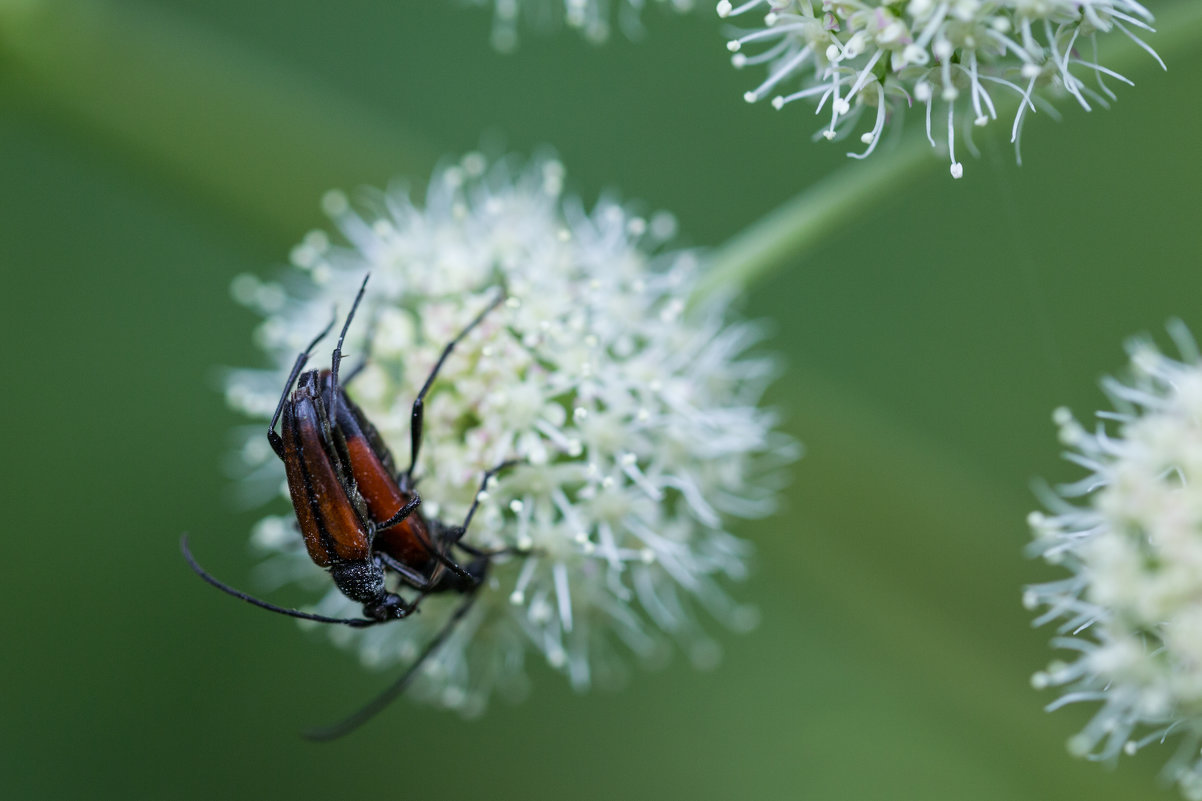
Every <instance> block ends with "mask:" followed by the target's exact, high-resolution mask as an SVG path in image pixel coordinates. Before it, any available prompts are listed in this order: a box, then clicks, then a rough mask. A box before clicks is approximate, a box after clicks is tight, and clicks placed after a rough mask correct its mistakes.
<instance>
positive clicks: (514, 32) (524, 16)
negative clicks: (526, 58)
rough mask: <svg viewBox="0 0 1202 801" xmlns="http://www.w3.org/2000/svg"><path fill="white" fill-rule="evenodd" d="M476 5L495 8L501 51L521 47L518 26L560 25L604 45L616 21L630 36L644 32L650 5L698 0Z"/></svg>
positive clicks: (675, 7) (681, 5)
mask: <svg viewBox="0 0 1202 801" xmlns="http://www.w3.org/2000/svg"><path fill="white" fill-rule="evenodd" d="M465 1H466V2H469V3H471V4H472V5H478V6H487V5H491V6H492V7H493V28H492V44H493V47H495V48H496V49H497V50H501V51H509V50H513V49H514V48H515V47H517V44H518V28H519V27H522V26H523V25H525V26H526V27H531V28H542V29H546V28H551V27H558V26H560V25H563V26H566V27H568V28H573V29H575V30H577V31H579V32H580V33H581V34H582V35H583V36H584V37H585V38H586V39H588V40H590V41H592V42H594V43H597V44H600V43H601V42H604V41H605V40H607V39H608V38H609V35H610V32H611V30H612V28H613V24H614V22H615V21H616V22H617V25H618V28H619V29H620V30H621V31H622V32H623V33H624V34H626V35H627V36H631V37H633V36H637V35H638V34H640V33H641V32H642V29H643V27H642V21H641V17H642V13H643V9H644V8H646V7H648V6H655V7H656V8H660V9H667V10H669V11H676V12H681V13H683V12H686V11H692V10H693V9H694V8H695V7H696V5H697V4H696V2H695V0H465Z"/></svg>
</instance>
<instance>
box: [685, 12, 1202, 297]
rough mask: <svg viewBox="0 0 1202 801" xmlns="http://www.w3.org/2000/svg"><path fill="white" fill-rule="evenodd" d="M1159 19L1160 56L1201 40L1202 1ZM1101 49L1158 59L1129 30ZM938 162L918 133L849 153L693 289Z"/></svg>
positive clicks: (813, 231)
mask: <svg viewBox="0 0 1202 801" xmlns="http://www.w3.org/2000/svg"><path fill="white" fill-rule="evenodd" d="M1156 27H1157V33H1156V34H1154V35H1151V36H1149V37H1148V39H1149V40H1150V42H1151V43H1152V44H1153V45H1154V46H1155V47H1156V50H1157V51H1158V52H1159V53H1160V55H1161V56H1162V57H1166V58H1167V57H1169V56H1171V55H1172V54H1174V53H1179V52H1182V51H1187V50H1188V49H1190V48H1191V47H1197V46H1198V45H1199V44H1200V43H1202V3H1199V2H1197V1H1196V0H1184V2H1178V3H1175V4H1173V5H1171V6H1170V7H1168V8H1167V9H1165V10H1164V11H1162V12H1160V13H1159V14H1158V15H1157V18H1156ZM1101 49H1102V51H1103V54H1104V56H1105V58H1104V59H1103V60H1104V62H1105V63H1107V64H1109V65H1112V66H1113V67H1114V68H1116V69H1118V70H1119V71H1120V72H1121V71H1124V70H1129V69H1132V68H1135V69H1146V68H1147V67H1149V66H1155V65H1156V61H1155V59H1153V58H1152V57H1151V56H1150V55H1149V54H1148V53H1147V52H1146V51H1145V50H1143V49H1142V48H1141V47H1139V45H1137V44H1135V43H1134V42H1133V41H1131V40H1130V39H1129V38H1127V37H1125V36H1117V35H1116V36H1110V37H1107V38H1105V40H1104V41H1103V42H1102V47H1101ZM1016 105H1017V101H1016V100H1014V99H1011V98H1008V97H1007V98H1005V99H1004V101H1003V102H999V103H998V108H999V111H1001V110H1002V109H1003V108H1013V107H1015V106H1016ZM937 164H944V162H941V161H940V160H939V159H937V158H936V157H935V156H934V155H933V152H932V149H931V148H930V146H929V143H928V142H927V141H926V140H925V139H924V138H923V137H921V136H920V135H914V136H911V137H909V138H907V139H906V140H905V141H904V142H903V143H902V144H901V145H899V146H898V147H896V148H894V149H893V150H892V151H889V152H885V153H880V154H879V155H876V156H874V157H873V158H870V159H867V160H866V161H863V162H860V161H850V160H849V161H848V163H847V164H846V165H845V166H843V167H842V168H841V169H839V170H838V171H837V172H835V173H834V174H833V175H831V176H829V177H827V178H825V179H824V180H822V181H819V182H818V183H817V184H814V185H813V186H811V187H809V188H808V189H806V190H804V191H803V192H802V193H801V194H799V195H797V196H796V197H794V198H793V199H792V200H789V201H787V202H786V203H785V204H784V205H783V206H780V207H779V208H777V209H776V210H775V211H772V212H769V213H768V215H767V216H765V217H763V218H761V219H760V220H758V221H756V222H754V223H752V224H751V226H749V227H748V228H747V229H746V230H744V231H743V232H742V233H740V234H737V235H736V236H735V237H733V238H732V239H730V240H729V241H728V242H726V244H724V245H722V246H721V247H720V248H718V249H717V250H716V251H714V253H713V254H712V255H711V257H710V261H709V268H708V274H707V275H706V278H705V281H703V282H702V284H701V286H700V287H699V288H698V291H697V294H696V295H695V297H696V298H699V299H700V298H706V297H709V296H710V295H711V294H713V293H714V292H718V291H721V292H724V293H731V294H734V293H738V292H740V291H742V290H743V289H746V288H747V287H748V286H749V285H750V284H752V283H753V282H754V281H756V280H757V279H759V278H760V277H762V276H764V275H766V274H767V273H769V272H771V271H772V270H774V269H776V268H778V267H782V266H785V265H788V264H796V263H797V262H798V261H799V260H800V259H801V257H802V256H804V255H805V254H806V253H808V252H809V251H811V250H813V249H814V248H816V247H817V246H819V245H821V244H822V243H823V242H825V241H828V240H830V239H832V238H834V237H835V236H838V235H840V234H841V233H842V232H843V231H844V230H845V229H846V228H847V227H848V226H850V225H851V224H852V222H853V221H854V220H855V219H856V218H858V217H861V216H863V214H864V212H865V210H867V209H869V208H870V207H872V206H873V204H875V203H877V202H879V201H881V200H884V199H886V198H888V197H890V196H891V194H892V193H891V192H890V190H891V189H892V188H893V187H895V186H898V185H900V184H902V183H905V182H907V181H909V180H913V179H915V178H917V177H918V176H921V175H922V174H923V173H924V171H925V170H927V169H928V168H932V167H934V166H936V165H937Z"/></svg>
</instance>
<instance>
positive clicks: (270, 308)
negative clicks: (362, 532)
mask: <svg viewBox="0 0 1202 801" xmlns="http://www.w3.org/2000/svg"><path fill="white" fill-rule="evenodd" d="M563 178H564V172H563V169H562V167H561V166H560V164H559V163H557V162H556V161H553V160H549V159H540V160H536V161H535V162H534V163H532V164H530V165H526V166H519V165H516V164H515V163H514V162H509V161H501V162H498V163H495V164H493V165H491V166H489V164H488V163H487V161H486V160H485V159H484V158H483V157H482V156H480V155H477V154H473V155H469V156H467V157H465V158H464V159H463V160H462V161H461V162H460V163H457V164H454V165H452V166H448V167H445V168H443V169H441V170H439V171H438V172H437V173H436V174H435V176H434V177H433V179H432V181H431V183H430V187H429V190H428V193H427V194H426V197H425V201H424V204H420V203H416V202H414V201H412V200H411V199H410V198H409V197H408V196H407V195H406V194H405V193H404V192H401V191H389V192H377V193H372V194H369V195H366V196H365V197H363V198H362V199H361V201H360V202H356V203H351V202H350V201H349V200H348V198H347V197H346V196H345V195H343V194H341V193H331V194H329V195H328V196H327V197H326V198H325V201H324V205H325V208H326V211H327V212H328V213H329V214H330V215H331V216H332V217H333V219H334V220H335V222H336V223H337V225H338V227H339V229H340V230H341V232H342V234H343V236H344V237H345V238H346V241H347V243H348V244H344V245H343V244H335V243H332V242H331V240H330V237H329V236H328V235H327V234H326V233H325V232H323V231H316V232H314V233H311V234H310V235H308V236H307V237H306V238H305V239H304V241H303V242H302V243H301V244H300V245H299V246H298V247H297V248H296V249H295V250H294V252H293V254H292V261H293V263H294V266H295V268H296V269H295V270H293V271H290V272H289V273H288V274H286V275H285V276H284V277H283V278H282V280H280V281H279V282H278V283H264V282H262V281H260V280H258V279H256V278H253V277H251V276H243V277H241V278H239V279H238V281H236V282H235V285H234V293H235V295H236V296H237V298H238V299H239V300H240V301H242V302H244V303H246V304H248V305H250V306H252V307H254V308H256V309H258V310H259V311H260V312H262V314H263V315H264V317H265V320H264V322H263V324H262V325H261V327H260V328H259V330H258V341H259V344H260V345H261V346H262V347H263V348H264V349H265V350H266V351H267V352H268V353H269V354H270V355H271V357H272V361H273V363H274V367H272V368H270V369H266V370H242V371H237V372H236V373H234V374H233V375H232V376H231V379H230V381H229V384H228V398H229V401H230V403H231V404H232V405H233V406H234V407H236V408H238V409H240V410H242V411H244V412H246V413H247V414H250V415H252V416H255V417H258V418H261V419H267V418H268V417H270V415H271V413H272V411H273V410H274V408H275V404H276V401H277V399H278V397H279V393H280V390H281V386H280V384H281V381H282V376H284V375H285V374H286V372H287V368H288V366H289V365H290V364H291V362H292V360H293V359H294V358H295V356H296V353H298V352H299V351H300V350H302V349H303V348H304V346H305V344H306V342H307V340H308V339H310V338H311V337H312V336H313V334H314V332H315V331H319V330H321V328H322V327H323V326H325V325H326V324H327V323H328V322H329V319H330V316H331V309H330V306H331V303H332V302H333V300H334V299H335V298H338V297H341V298H344V299H345V301H346V302H349V299H350V297H351V295H352V294H353V292H354V290H355V289H356V287H357V286H358V283H359V282H360V281H361V280H362V278H363V275H364V274H365V273H368V272H370V273H371V281H370V283H369V285H368V292H367V295H366V297H365V299H364V302H363V305H362V307H361V309H360V312H359V317H358V318H357V319H356V324H355V325H354V326H353V327H352V330H351V333H350V337H349V338H348V344H347V349H346V352H347V354H348V356H347V361H346V362H345V363H346V364H347V365H349V366H352V367H353V366H354V364H355V362H356V356H358V358H359V359H363V358H364V357H366V367H365V369H364V370H363V371H362V372H361V373H360V374H359V375H358V376H356V377H355V378H354V380H353V381H352V383H351V384H350V385H349V386H348V391H349V392H350V394H351V396H352V397H353V398H354V399H355V401H356V402H357V403H358V404H359V405H360V406H361V407H362V409H363V410H364V412H365V413H366V415H367V417H368V418H369V419H370V420H371V421H372V422H373V423H374V424H375V425H376V427H377V428H378V429H379V431H380V434H381V435H382V437H383V439H384V441H385V442H388V443H391V444H392V445H393V446H394V448H395V447H399V446H402V445H404V446H407V444H408V426H409V413H410V404H411V403H412V402H413V399H414V397H415V396H416V394H417V392H418V389H419V387H420V386H421V384H422V382H423V381H424V380H425V379H426V376H427V374H428V373H429V371H430V369H431V367H432V366H433V364H434V363H435V361H436V360H437V359H438V356H439V354H440V352H441V350H442V348H443V346H444V345H445V344H446V343H447V342H448V341H449V340H450V339H451V338H452V337H453V336H455V334H456V333H457V332H458V331H460V330H461V329H462V328H463V326H464V325H465V324H466V323H467V322H468V321H469V320H470V319H472V318H473V317H474V316H476V315H477V314H479V313H480V311H481V310H482V309H484V308H485V307H487V306H488V305H489V302H490V300H491V299H493V298H495V297H496V296H497V293H498V292H501V291H503V292H504V294H505V297H506V300H505V302H504V303H502V304H501V305H500V306H499V307H497V308H496V309H494V310H493V311H492V312H490V313H489V314H488V315H486V316H485V318H484V320H483V322H482V324H481V325H480V326H479V327H478V328H476V329H474V330H473V331H472V333H471V334H470V335H469V336H468V337H467V338H466V339H465V340H464V341H463V342H462V343H461V345H460V346H459V347H458V348H457V349H456V350H455V352H454V353H453V354H452V356H451V357H450V359H449V360H448V362H447V363H446V365H445V367H444V368H443V370H442V372H441V373H440V374H439V377H438V380H437V381H436V382H435V384H434V386H433V389H432V390H431V391H430V394H429V395H428V397H427V400H426V414H425V438H424V444H423V449H422V453H421V459H420V461H419V464H418V465H417V470H416V475H417V477H418V478H419V479H420V481H421V484H420V488H421V490H422V495H423V498H424V503H423V506H422V512H423V513H424V514H426V515H427V516H429V517H434V518H438V519H441V520H444V521H452V522H457V521H459V520H462V518H463V515H464V513H465V511H466V509H467V507H468V506H469V505H470V503H471V501H472V499H473V497H474V496H475V493H476V489H477V485H478V482H479V480H480V476H481V474H482V473H483V472H484V471H485V470H486V469H488V468H490V467H492V466H494V465H496V464H498V463H499V462H501V461H504V460H509V459H515V458H516V459H521V460H523V463H522V464H520V465H518V466H516V467H514V468H512V469H510V470H508V471H506V472H505V473H504V474H503V475H502V476H500V477H498V478H496V479H494V481H493V483H492V485H491V486H490V487H489V489H488V490H487V492H485V493H484V498H483V503H482V505H481V508H480V511H479V513H478V514H477V516H476V518H475V520H474V521H473V523H472V527H471V530H470V531H469V532H468V536H467V538H466V541H468V542H470V543H471V544H473V545H475V546H477V547H484V548H497V547H506V546H512V547H516V548H520V549H523V550H528V551H529V553H528V554H526V555H522V556H512V557H509V558H507V559H506V558H502V559H501V560H499V561H498V562H497V563H496V564H495V565H494V567H493V570H492V571H491V574H490V576H491V577H490V581H489V582H488V583H487V584H486V586H485V587H483V588H482V589H481V590H480V599H479V600H478V601H477V603H476V604H475V606H474V607H473V609H472V612H471V614H470V615H469V616H468V618H467V619H466V620H465V621H464V623H463V624H462V625H461V626H459V628H458V629H456V631H455V632H454V634H453V635H452V637H451V638H450V639H449V640H448V641H447V642H446V643H445V644H444V645H443V646H442V648H441V649H440V650H439V651H438V652H437V654H436V655H435V657H434V658H433V659H431V660H430V661H429V662H427V664H426V665H425V668H424V670H423V673H422V676H421V678H419V680H418V682H417V683H416V685H415V686H414V688H413V691H412V692H413V694H416V695H419V696H423V697H425V698H426V699H427V700H431V701H434V702H436V703H440V704H443V705H445V706H449V707H454V708H457V709H459V710H461V711H463V712H465V713H473V712H478V711H479V710H481V709H482V708H483V707H484V705H485V703H486V701H487V699H488V698H489V697H490V695H491V694H492V693H493V691H494V690H500V691H503V692H505V693H506V694H515V693H516V694H520V692H521V691H522V690H523V689H524V670H523V665H524V661H525V658H526V654H527V652H528V651H529V650H530V649H533V650H534V651H536V652H538V653H539V654H541V656H542V657H543V658H544V659H545V660H546V662H547V663H548V664H549V665H551V666H552V667H553V668H555V669H557V670H561V671H563V672H564V673H566V674H567V675H568V676H569V678H570V680H571V682H572V684H573V685H574V686H575V687H577V688H584V687H587V686H589V685H590V683H592V682H593V681H594V680H601V681H604V682H609V681H612V680H614V679H619V678H621V675H622V674H623V672H624V668H623V663H624V662H625V661H626V659H625V656H626V655H627V654H628V653H630V652H633V654H635V655H636V656H637V657H639V658H640V659H641V660H644V661H648V662H656V661H658V660H660V659H662V658H663V657H664V656H665V654H666V649H665V645H666V642H665V641H666V639H667V637H666V636H665V633H666V635H669V636H670V637H671V638H672V639H676V640H677V641H678V642H679V643H680V644H681V645H682V646H683V647H684V648H685V649H686V650H687V652H688V653H689V654H690V656H691V657H692V659H693V660H694V661H695V662H697V663H700V664H707V663H711V662H712V661H713V660H714V659H715V658H716V656H717V646H716V644H715V643H714V642H713V641H712V640H711V639H710V638H708V637H707V636H706V635H705V634H704V633H703V630H702V626H701V625H700V623H699V621H698V618H697V616H696V614H695V612H696V610H697V609H698V608H703V609H704V610H705V611H706V612H707V613H708V616H710V617H713V618H716V619H718V620H719V621H721V622H722V623H724V624H726V625H728V626H730V627H732V628H735V629H746V628H748V627H749V626H751V625H753V623H754V621H755V618H756V615H755V612H754V610H753V609H752V608H749V607H746V606H744V605H740V604H739V603H736V602H735V601H733V600H732V599H731V598H730V597H729V596H728V595H727V592H726V590H725V589H724V585H725V584H726V583H727V580H729V579H735V580H737V579H742V578H743V577H744V576H745V575H746V572H747V567H748V557H749V547H748V545H747V544H746V543H745V542H743V541H742V540H740V539H738V538H736V537H734V536H733V535H732V534H731V533H730V532H729V531H728V530H727V528H726V526H727V523H726V521H727V520H728V518H729V517H731V516H735V517H758V516H761V515H764V514H767V513H768V512H769V511H770V510H771V509H772V508H773V496H774V494H775V490H776V489H777V487H778V484H779V478H780V476H779V472H778V471H777V470H776V467H777V466H778V465H780V464H781V463H782V462H783V461H784V460H788V459H790V458H793V456H794V455H795V454H794V451H795V447H794V445H793V444H792V443H791V442H790V441H788V440H787V439H786V438H783V437H782V436H780V435H778V434H775V433H774V432H773V430H772V429H773V422H774V419H773V416H772V415H771V414H770V413H768V412H765V411H762V410H760V409H759V408H757V404H758V401H759V398H760V395H761V393H762V392H763V390H764V388H765V386H766V385H767V383H768V381H769V380H770V378H771V376H772V375H773V373H774V365H773V362H772V361H771V360H769V359H767V358H765V357H761V356H753V355H748V349H749V348H751V347H752V346H753V345H754V344H755V342H756V340H757V336H758V335H757V331H756V328H754V327H753V326H750V325H748V324H738V323H735V324H731V323H728V322H727V316H728V315H727V304H726V303H725V302H724V300H723V299H720V298H710V299H703V298H698V297H694V296H693V294H692V288H693V286H694V282H695V281H696V279H697V277H698V273H699V265H698V262H697V259H696V258H695V256H694V254H692V253H690V252H688V251H679V250H668V249H665V248H664V247H663V246H664V244H665V242H666V241H667V240H669V239H670V238H671V237H672V236H673V235H674V231H675V222H674V220H673V218H672V217H671V216H669V215H667V214H662V213H660V214H654V215H651V216H649V217H642V216H638V215H636V214H634V213H633V212H632V211H631V210H629V209H627V208H625V207H623V206H622V205H619V204H618V203H616V202H614V201H611V200H605V199H603V200H601V201H600V202H599V203H597V205H596V206H595V207H594V208H592V209H588V208H586V207H585V206H583V205H582V204H581V203H580V202H579V201H578V200H575V199H573V198H571V197H567V196H564V195H563V193H562V185H563ZM344 308H345V305H344ZM359 320H362V321H363V322H362V324H360V322H359ZM368 354H370V355H368ZM259 429H260V427H256V430H254V431H252V432H249V433H248V439H247V441H246V446H245V448H244V449H243V459H244V461H245V462H246V463H247V464H248V465H249V473H250V474H251V475H250V478H249V479H248V480H249V481H250V482H251V484H252V485H253V483H254V477H255V476H257V477H258V478H259V479H260V481H261V482H266V483H267V485H268V486H269V487H270V492H271V493H272V494H274V493H275V491H276V490H277V488H278V487H279V484H280V482H281V481H282V474H281V471H280V470H279V466H278V463H277V462H276V461H275V459H274V456H273V455H272V454H271V452H270V450H269V449H268V448H267V447H266V442H265V440H264V438H263V436H262V432H261V430H259ZM254 541H255V542H256V543H257V544H258V545H259V546H261V547H262V548H263V549H265V550H266V551H267V552H269V554H271V555H270V557H269V560H268V562H267V563H266V564H265V566H264V568H265V573H266V574H267V576H268V578H269V579H271V580H273V581H274V582H275V583H277V584H279V583H284V582H289V581H302V582H308V583H309V584H310V585H311V586H314V587H325V588H327V589H328V590H329V591H328V592H327V594H326V596H325V598H324V599H323V600H322V601H321V602H320V603H319V604H318V605H317V607H316V610H317V611H319V612H321V613H322V614H326V615H333V616H340V615H353V614H354V613H355V612H356V610H355V608H354V605H353V604H352V603H351V602H349V601H348V600H347V599H346V598H345V597H343V596H342V595H341V594H340V593H338V592H337V591H336V590H334V589H330V588H329V581H328V579H327V578H326V577H325V576H324V574H323V572H322V571H321V570H319V569H317V568H315V567H314V566H313V565H312V563H311V562H310V561H309V560H308V558H307V557H306V555H305V551H304V549H303V547H302V544H301V539H300V537H299V535H298V534H297V532H296V530H295V523H294V520H293V518H292V516H291V515H290V514H288V515H282V516H272V517H268V518H267V519H265V520H264V521H262V523H261V524H260V525H259V526H258V529H257V531H256V533H255V535H254ZM453 603H455V601H454V599H445V598H440V597H430V598H428V599H426V600H425V601H423V604H422V614H421V615H418V616H416V617H414V618H410V619H408V620H406V621H404V622H403V623H400V624H392V625H385V626H379V627H376V628H373V629H369V630H358V631H356V630H349V629H342V628H340V629H339V630H337V631H332V632H331V635H332V636H333V637H335V638H337V639H338V640H339V641H340V642H342V643H344V644H347V645H350V646H352V647H354V648H356V649H358V651H359V652H360V654H361V655H362V658H363V660H364V661H365V662H367V663H369V664H373V665H389V664H393V663H396V662H399V661H405V660H409V659H412V658H413V657H414V655H415V654H416V653H417V652H418V650H419V649H420V647H421V646H422V645H423V644H424V643H425V642H427V641H428V640H429V638H430V637H431V636H432V634H433V633H434V632H435V631H436V630H437V629H438V628H439V626H440V625H441V623H442V621H443V620H445V619H446V616H447V615H448V614H449V613H450V608H451V607H450V606H449V605H448V604H453Z"/></svg>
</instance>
